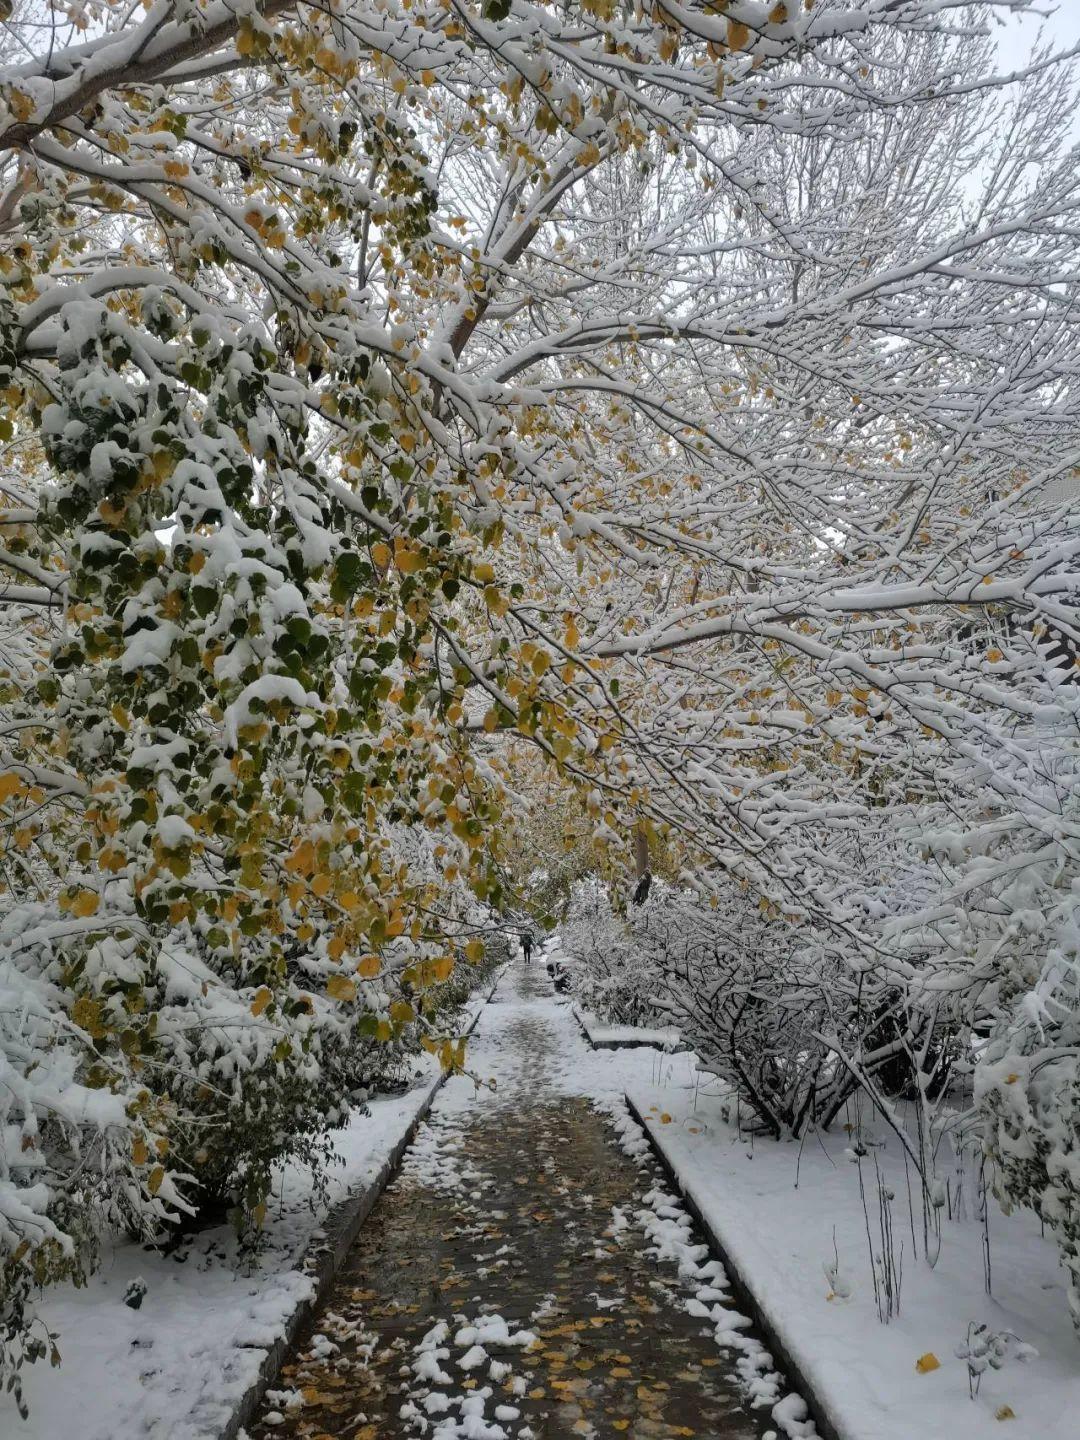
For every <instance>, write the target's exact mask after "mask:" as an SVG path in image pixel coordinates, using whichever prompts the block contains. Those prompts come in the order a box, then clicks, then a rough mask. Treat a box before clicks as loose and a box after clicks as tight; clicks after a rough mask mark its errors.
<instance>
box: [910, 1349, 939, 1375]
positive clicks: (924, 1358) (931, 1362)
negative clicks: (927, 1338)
mask: <svg viewBox="0 0 1080 1440" xmlns="http://www.w3.org/2000/svg"><path fill="white" fill-rule="evenodd" d="M915 1369H916V1370H917V1371H918V1372H919V1374H920V1375H929V1373H930V1371H931V1370H940V1369H941V1361H940V1360H939V1359H938V1358H937V1356H936V1355H935V1354H934V1352H933V1351H932V1350H928V1351H927V1352H926V1354H925V1355H920V1356H919V1358H918V1360H916V1361H915Z"/></svg>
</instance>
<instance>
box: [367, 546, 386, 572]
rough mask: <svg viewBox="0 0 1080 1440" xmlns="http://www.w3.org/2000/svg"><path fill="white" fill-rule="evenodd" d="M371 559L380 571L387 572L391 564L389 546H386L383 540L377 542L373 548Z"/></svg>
mask: <svg viewBox="0 0 1080 1440" xmlns="http://www.w3.org/2000/svg"><path fill="white" fill-rule="evenodd" d="M371 558H372V560H373V561H374V562H375V564H376V565H377V566H378V568H379V569H380V570H385V569H386V567H387V566H388V565H389V564H390V547H389V545H384V544H383V542H382V541H381V540H376V542H375V544H374V545H372V547H371Z"/></svg>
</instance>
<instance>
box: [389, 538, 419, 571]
mask: <svg viewBox="0 0 1080 1440" xmlns="http://www.w3.org/2000/svg"><path fill="white" fill-rule="evenodd" d="M394 564H395V565H396V566H397V568H398V569H399V570H400V571H401V573H402V574H403V575H415V574H416V572H417V570H422V569H423V568H424V557H423V556H422V555H421V554H419V553H418V552H417V551H416V550H413V549H411V548H410V546H408V545H405V544H403V543H402V542H401V541H400V540H395V541H394Z"/></svg>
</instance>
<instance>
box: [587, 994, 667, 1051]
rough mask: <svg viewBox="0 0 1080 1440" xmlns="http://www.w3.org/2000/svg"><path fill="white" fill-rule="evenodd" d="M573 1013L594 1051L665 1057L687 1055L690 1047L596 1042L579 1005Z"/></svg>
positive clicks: (611, 1041) (628, 1041) (641, 1042)
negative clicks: (653, 1053) (657, 1052)
mask: <svg viewBox="0 0 1080 1440" xmlns="http://www.w3.org/2000/svg"><path fill="white" fill-rule="evenodd" d="M571 1013H572V1014H573V1016H574V1019H575V1020H576V1021H577V1022H578V1024H579V1025H580V1026H581V1033H582V1034H583V1035H584V1036H585V1039H586V1040H587V1041H588V1043H589V1044H590V1046H591V1047H592V1048H593V1049H594V1050H645V1049H650V1050H660V1051H662V1052H663V1053H664V1054H665V1055H685V1054H686V1053H687V1052H688V1051H689V1048H690V1047H689V1046H688V1045H684V1044H683V1043H682V1041H681V1040H680V1041H679V1043H678V1044H677V1045H675V1046H674V1047H672V1048H671V1049H669V1048H668V1047H667V1046H665V1045H657V1043H656V1041H655V1040H594V1039H593V1034H592V1031H591V1030H590V1029H589V1025H588V1022H587V1021H586V1019H585V1017H584V1015H583V1014H582V1013H581V1011H580V1010H579V1009H578V1007H577V1005H573V1006H571Z"/></svg>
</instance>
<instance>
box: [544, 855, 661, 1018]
mask: <svg viewBox="0 0 1080 1440" xmlns="http://www.w3.org/2000/svg"><path fill="white" fill-rule="evenodd" d="M655 908H656V907H655V902H653V905H652V906H651V909H652V910H653V911H655ZM560 934H561V939H562V945H563V948H564V949H565V950H566V951H567V952H568V953H569V954H571V955H572V956H573V957H574V959H575V961H576V962H577V963H576V965H575V967H574V998H575V999H576V1000H577V1001H578V1002H579V1003H580V1004H581V1005H583V1006H584V1008H585V1009H586V1010H591V1011H592V1012H593V1013H594V1014H595V1015H598V1016H600V1017H601V1018H602V1019H604V1020H608V1021H610V1022H611V1023H612V1024H613V1025H650V1024H655V1023H656V1005H655V1001H654V998H653V997H654V995H655V993H656V978H657V969H656V964H655V960H656V956H655V953H654V948H653V946H651V945H650V944H649V943H648V940H649V938H650V937H649V930H648V918H647V916H646V915H645V914H643V913H641V912H640V911H638V912H635V913H633V914H631V915H629V916H627V917H626V918H625V919H624V918H623V917H621V916H619V915H617V914H616V913H615V909H614V907H613V906H612V903H611V900H610V897H609V896H608V893H607V890H606V889H605V888H604V886H603V885H602V884H601V883H600V882H599V881H598V880H597V879H595V877H589V878H587V879H585V880H582V881H579V882H578V883H577V884H576V885H575V886H574V887H573V889H572V891H571V895H570V901H569V904H568V906H567V912H566V919H565V921H564V923H563V926H562V930H561V932H560ZM661 936H662V931H661V930H660V929H659V928H657V927H656V926H655V924H654V932H653V934H652V937H651V938H652V939H653V940H654V941H659V940H660V939H661Z"/></svg>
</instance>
